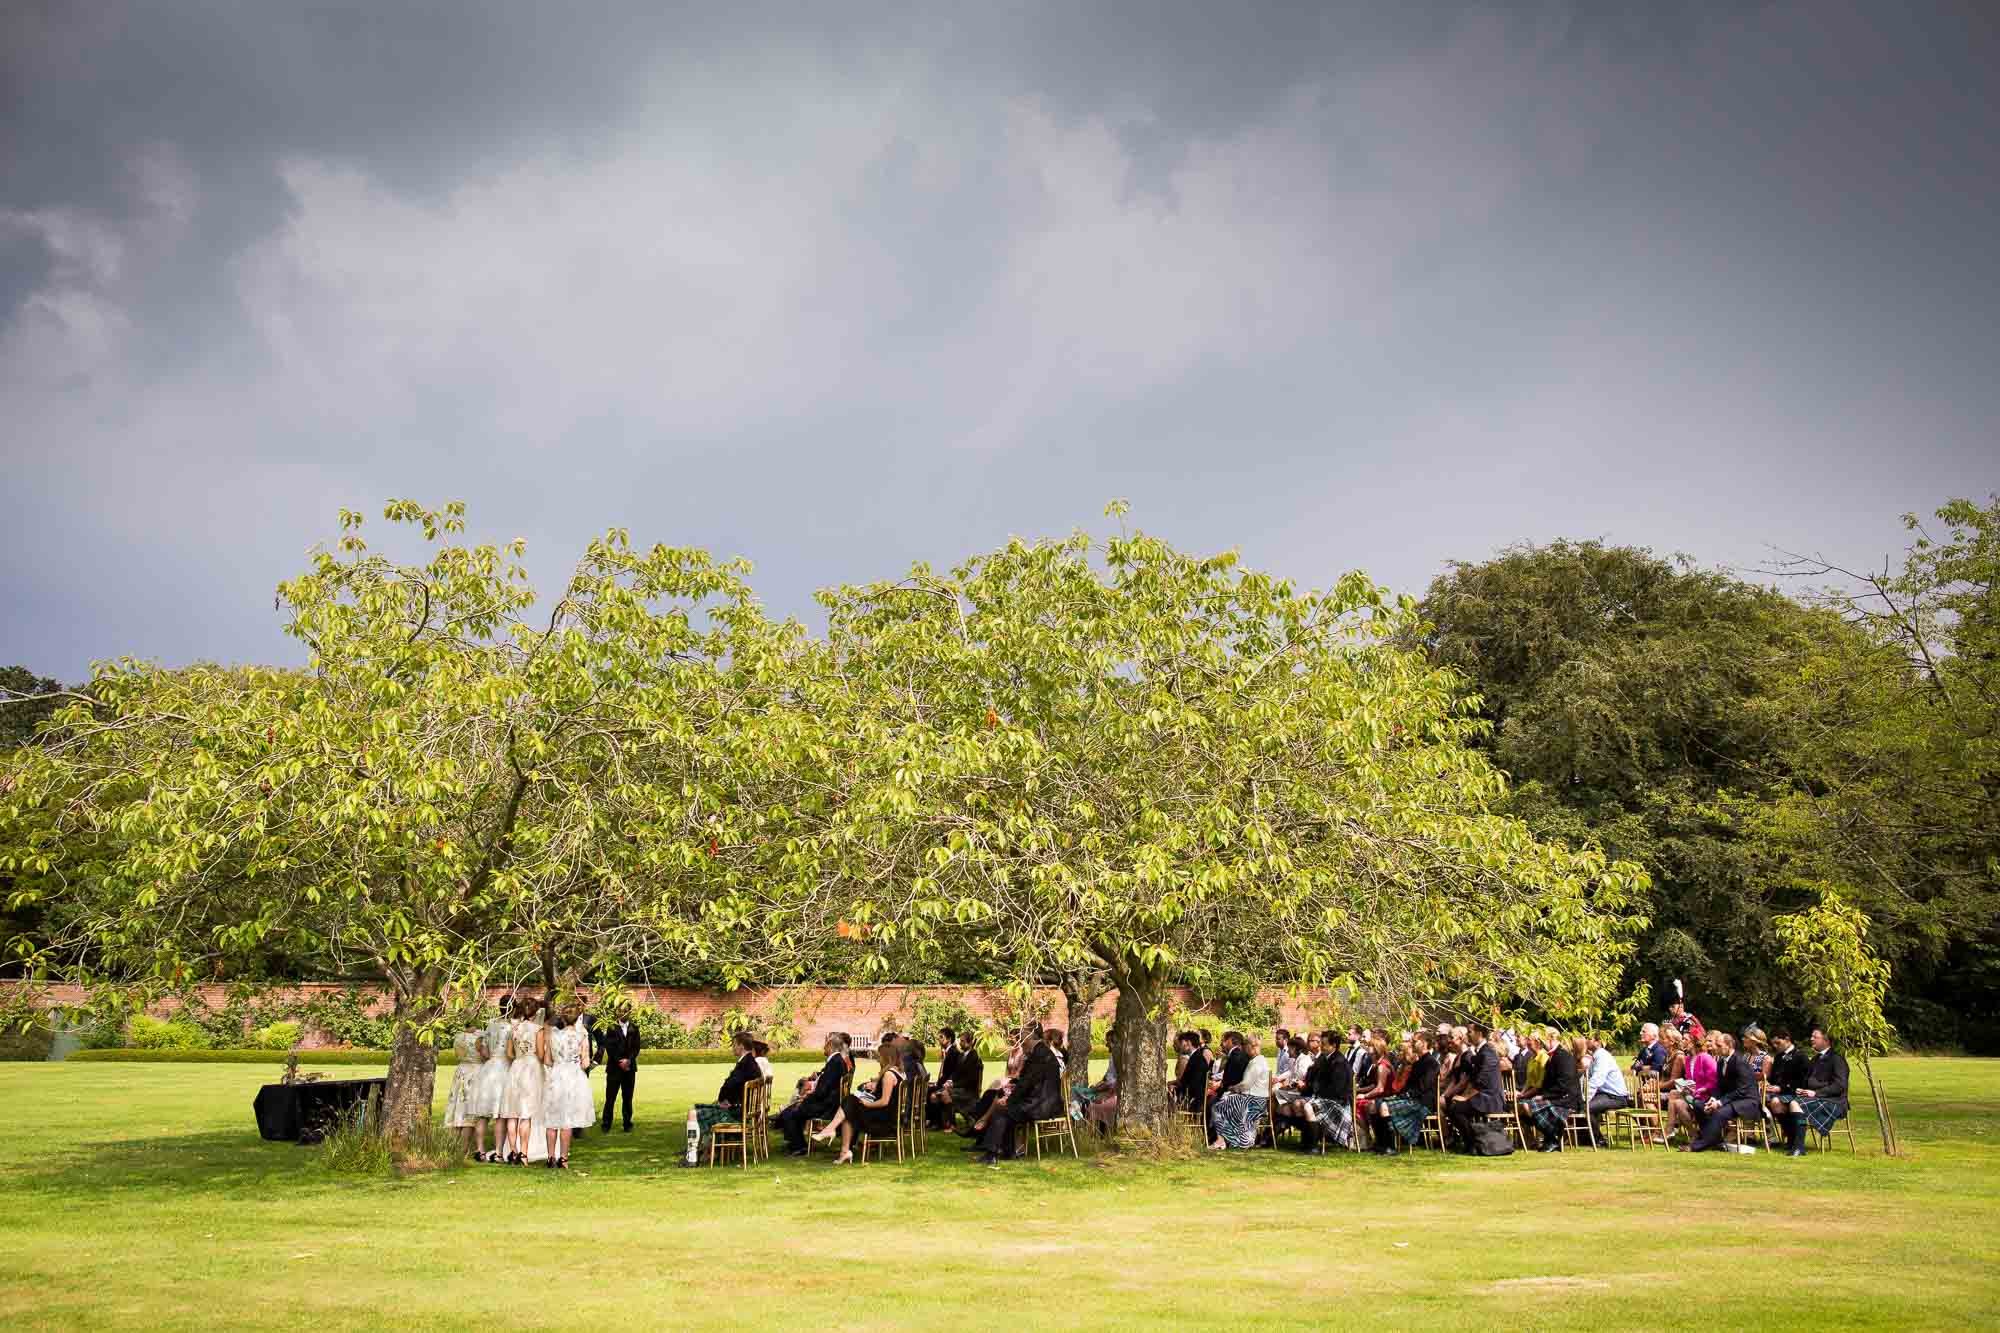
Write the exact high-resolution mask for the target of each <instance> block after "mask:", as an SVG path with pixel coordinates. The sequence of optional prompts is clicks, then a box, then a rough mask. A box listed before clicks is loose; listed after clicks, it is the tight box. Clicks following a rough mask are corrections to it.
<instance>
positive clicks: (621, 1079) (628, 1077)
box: [598, 1005, 639, 1134]
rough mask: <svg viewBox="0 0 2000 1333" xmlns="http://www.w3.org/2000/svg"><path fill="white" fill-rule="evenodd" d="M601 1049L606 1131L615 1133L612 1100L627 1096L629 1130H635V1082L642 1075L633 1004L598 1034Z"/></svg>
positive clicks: (620, 1009)
mask: <svg viewBox="0 0 2000 1333" xmlns="http://www.w3.org/2000/svg"><path fill="white" fill-rule="evenodd" d="M598 1049H599V1050H601V1051H603V1053H604V1130H603V1132H604V1133H606V1134H609V1133H610V1132H611V1102H612V1099H613V1098H615V1097H617V1096H618V1095H619V1094H621V1093H622V1094H624V1097H625V1132H626V1133H627V1134H630V1133H631V1132H632V1085H633V1083H634V1081H635V1080H636V1079H637V1077H638V1074H639V1025H638V1024H637V1023H635V1022H633V1021H632V1007H631V1006H630V1005H620V1006H619V1009H618V1021H617V1022H615V1023H607V1024H605V1025H604V1029H603V1031H602V1032H601V1033H600V1034H598Z"/></svg>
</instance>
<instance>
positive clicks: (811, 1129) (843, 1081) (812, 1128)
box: [806, 1070, 854, 1157]
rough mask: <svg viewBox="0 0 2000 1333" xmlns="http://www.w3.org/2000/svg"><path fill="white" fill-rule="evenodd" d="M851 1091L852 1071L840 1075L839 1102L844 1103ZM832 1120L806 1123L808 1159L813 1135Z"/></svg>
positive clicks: (852, 1088)
mask: <svg viewBox="0 0 2000 1333" xmlns="http://www.w3.org/2000/svg"><path fill="white" fill-rule="evenodd" d="M853 1090H854V1071H853V1070H849V1071H848V1072H847V1073H845V1074H842V1075H841V1076H840V1101H843V1102H844V1101H846V1100H847V1094H848V1093H850V1092H852V1091H853ZM835 1105H836V1106H838V1105H839V1103H838V1102H836V1103H835ZM832 1119H833V1117H832V1116H828V1117H827V1118H826V1119H825V1120H808V1121H806V1156H808V1157H810V1156H812V1150H813V1135H815V1134H817V1133H819V1131H821V1130H822V1129H825V1128H826V1127H827V1123H828V1121H831V1120H832Z"/></svg>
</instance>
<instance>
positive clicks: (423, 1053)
mask: <svg viewBox="0 0 2000 1333" xmlns="http://www.w3.org/2000/svg"><path fill="white" fill-rule="evenodd" d="M410 985H411V987H412V989H410V990H407V991H406V990H404V989H401V988H400V987H399V988H398V990H397V992H396V1036H395V1040H394V1042H393V1043H392V1044H391V1046H390V1050H389V1082H388V1088H387V1091H385V1092H384V1093H383V1095H382V1120H381V1125H380V1129H381V1132H382V1133H383V1134H385V1135H386V1136H387V1137H388V1139H389V1142H390V1143H391V1144H396V1145H401V1144H403V1143H406V1142H408V1141H409V1138H410V1136H411V1135H412V1134H414V1133H416V1132H417V1130H418V1129H420V1128H422V1127H423V1126H425V1125H428V1124H429V1123H430V1118H431V1099H432V1097H434V1096H435V1095H436V1093H437V1052H436V1051H435V1050H434V1049H432V1047H431V1045H430V1043H428V1042H426V1041H424V1040H423V1039H422V1037H420V1036H419V1035H418V1029H417V1023H418V1021H419V1019H420V1017H421V1016H423V1015H425V1014H428V1013H429V1012H430V1010H431V1009H432V1008H433V1007H435V1005H436V1004H437V982H436V981H435V979H432V978H429V977H427V976H425V975H423V974H421V973H419V974H417V975H416V976H415V977H414V978H412V979H411V982H410Z"/></svg>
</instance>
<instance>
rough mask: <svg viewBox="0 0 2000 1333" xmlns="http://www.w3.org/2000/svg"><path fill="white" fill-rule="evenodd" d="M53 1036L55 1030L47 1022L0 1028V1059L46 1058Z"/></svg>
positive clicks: (52, 1043)
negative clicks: (22, 1026) (24, 1026)
mask: <svg viewBox="0 0 2000 1333" xmlns="http://www.w3.org/2000/svg"><path fill="white" fill-rule="evenodd" d="M55 1037H56V1034H55V1030H54V1029H52V1028H51V1027H50V1026H49V1025H48V1024H47V1023H30V1024H29V1025H28V1026H27V1027H26V1028H21V1027H12V1026H10V1027H8V1028H5V1029H4V1030H0V1060H46V1059H48V1058H49V1048H50V1047H52V1046H53V1045H55Z"/></svg>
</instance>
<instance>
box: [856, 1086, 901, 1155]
mask: <svg viewBox="0 0 2000 1333" xmlns="http://www.w3.org/2000/svg"><path fill="white" fill-rule="evenodd" d="M909 1093H910V1081H909V1080H908V1079H897V1080H896V1090H895V1091H894V1092H893V1093H891V1094H890V1095H889V1110H890V1117H889V1123H890V1126H891V1128H890V1130H889V1133H888V1134H887V1135H886V1136H884V1135H881V1134H870V1133H868V1132H867V1131H866V1130H864V1129H862V1128H861V1127H860V1126H858V1125H857V1126H855V1137H856V1138H858V1139H859V1140H861V1148H860V1150H859V1151H858V1152H856V1153H855V1154H854V1160H855V1161H857V1162H866V1161H867V1160H868V1148H869V1146H870V1145H871V1144H873V1145H875V1146H878V1147H891V1148H894V1149H895V1150H896V1160H897V1161H899V1162H900V1161H902V1160H903V1151H904V1149H905V1147H906V1146H907V1145H908V1143H909V1138H910V1096H909Z"/></svg>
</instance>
